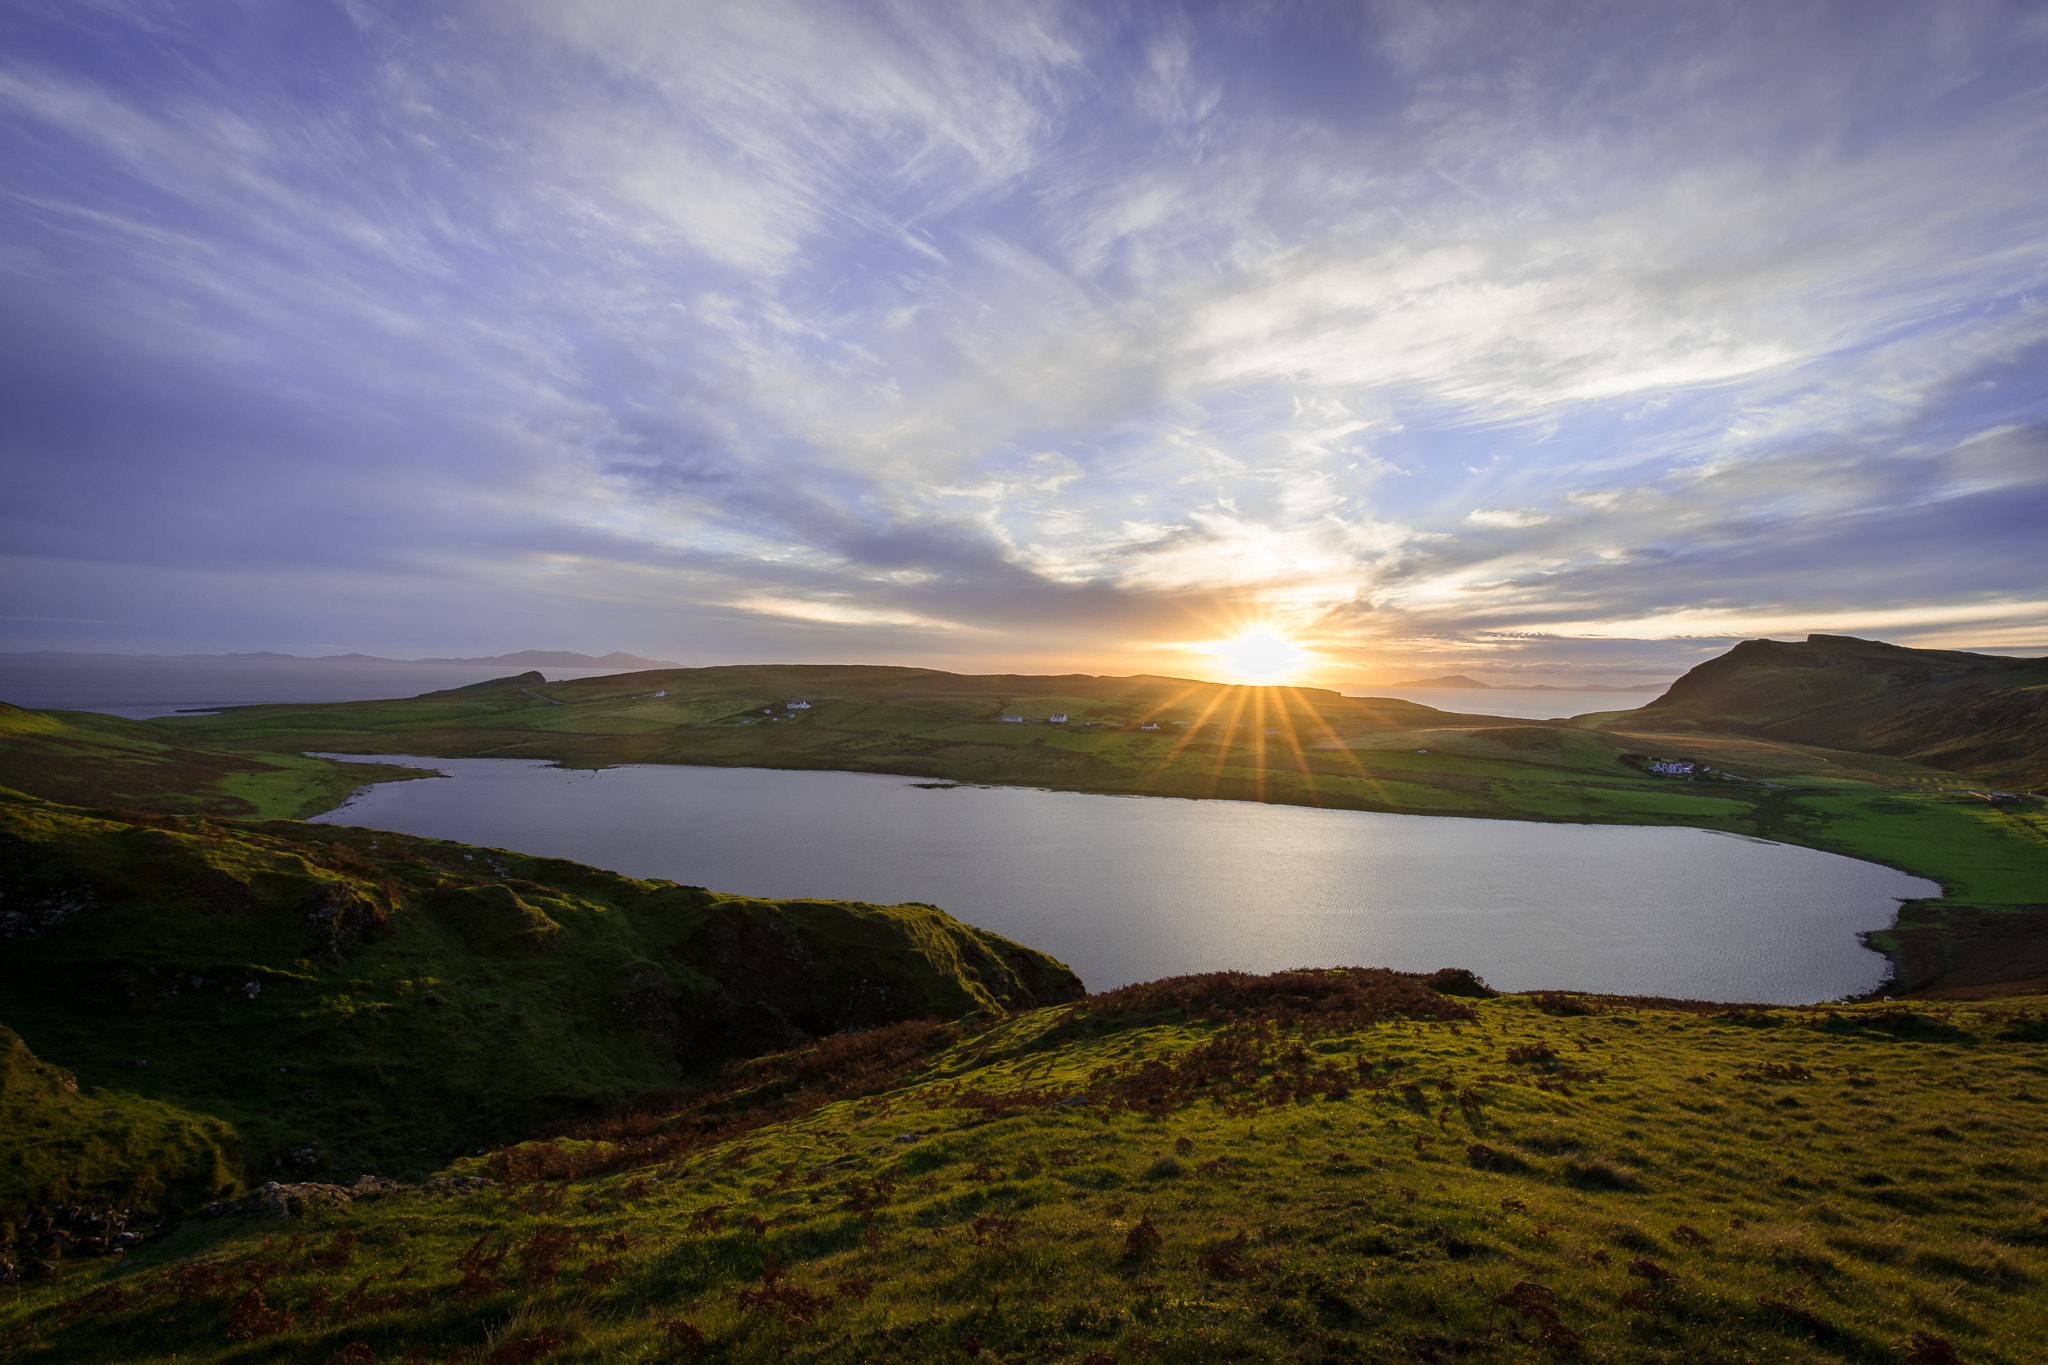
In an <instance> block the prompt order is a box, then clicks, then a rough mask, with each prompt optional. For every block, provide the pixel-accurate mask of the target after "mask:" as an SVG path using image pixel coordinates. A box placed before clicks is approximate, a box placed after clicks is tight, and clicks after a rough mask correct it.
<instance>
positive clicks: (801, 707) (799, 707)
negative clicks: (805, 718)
mask: <svg viewBox="0 0 2048 1365" xmlns="http://www.w3.org/2000/svg"><path fill="white" fill-rule="evenodd" d="M789 709H790V710H792V711H808V710H810V709H811V704H810V703H809V702H807V701H793V702H791V703H790V704H789Z"/></svg>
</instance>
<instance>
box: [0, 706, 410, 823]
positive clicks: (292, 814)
mask: <svg viewBox="0 0 2048 1365" xmlns="http://www.w3.org/2000/svg"><path fill="white" fill-rule="evenodd" d="M419 776H422V774H420V773H418V772H416V771H410V770H407V769H404V768H398V767H393V766H391V765H389V764H382V763H375V764H372V763H337V762H334V761H332V760H330V759H323V758H307V757H305V756H303V755H301V754H297V753H276V754H257V753H248V752H239V753H230V752H225V751H222V750H219V749H211V748H207V747H204V746H194V745H190V744H181V743H178V742H177V739H176V735H175V733H174V732H172V731H170V730H167V729H165V728H163V727H157V726H151V725H149V724H147V723H146V722H143V721H133V720H123V719H121V718H119V717H117V716H102V715H97V714H95V713H93V712H90V711H25V710H23V709H21V708H20V707H17V706H9V705H7V704H6V703H4V702H0V787H15V788H18V789H20V790H25V791H27V790H32V791H34V792H35V793H36V794H37V795H39V796H44V797H47V798H49V799H50V800H55V801H69V802H77V803H81V804H86V805H102V806H136V807H142V808H145V809H154V810H168V811H181V812H191V813H200V812H204V813H207V814H213V815H238V816H253V817H255V818H258V819H270V820H290V819H298V818H300V817H303V816H307V815H317V814H319V813H320V812H321V811H324V810H332V809H333V808H334V807H335V806H338V805H340V804H341V803H342V802H343V801H345V800H347V799H348V796H349V794H350V793H351V792H353V791H356V790H357V789H359V788H360V787H362V786H363V785H364V784H366V783H370V782H403V781H407V780H409V779H410V778H415V777H419Z"/></svg>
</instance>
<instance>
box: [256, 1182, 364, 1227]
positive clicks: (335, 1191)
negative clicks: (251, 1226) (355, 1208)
mask: <svg viewBox="0 0 2048 1365" xmlns="http://www.w3.org/2000/svg"><path fill="white" fill-rule="evenodd" d="M241 1202H243V1203H253V1204H254V1206H255V1207H256V1208H259V1209H261V1210H262V1211H263V1212H265V1213H267V1214H269V1215H270V1216H271V1217H272V1218H299V1217H303V1216H304V1215H305V1214H306V1213H307V1212H308V1211H310V1210H312V1209H315V1208H319V1207H323V1206H324V1207H329V1208H343V1209H345V1208H347V1207H348V1206H349V1205H350V1204H351V1203H352V1202H354V1201H353V1200H352V1199H351V1198H350V1195H349V1192H348V1191H347V1190H345V1189H343V1188H342V1187H341V1186H339V1185H326V1184H321V1183H319V1182H318V1181H311V1180H309V1181H306V1182H305V1183H303V1184H299V1185H280V1184H279V1183H278V1182H277V1181H275V1180H272V1181H270V1182H268V1183H267V1184H265V1185H264V1186H263V1188H261V1189H259V1190H257V1191H256V1192H255V1193H254V1194H252V1195H249V1196H248V1197H247V1198H246V1199H244V1200H243V1201H241Z"/></svg>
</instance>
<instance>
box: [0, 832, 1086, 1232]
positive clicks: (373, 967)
mask: <svg viewBox="0 0 2048 1365" xmlns="http://www.w3.org/2000/svg"><path fill="white" fill-rule="evenodd" d="M0 871H4V872H5V874H6V883H5V893H6V894H5V898H4V900H0V910H4V911H6V912H7V914H8V915H9V916H10V918H9V920H8V921H6V924H5V931H6V932H7V933H8V934H9V938H8V939H7V940H5V941H6V943H7V948H6V952H5V953H4V954H0V1001H4V1002H5V1003H4V1011H5V1016H4V1017H5V1022H6V1023H7V1025H8V1026H10V1027H11V1028H13V1029H14V1030H16V1031H17V1032H18V1033H19V1034H20V1035H21V1037H22V1038H23V1039H24V1040H25V1041H26V1043H27V1045H28V1046H30V1047H32V1048H33V1049H34V1050H35V1052H36V1053H37V1054H38V1055H40V1056H42V1057H45V1058H50V1059H57V1060H60V1061H61V1063H62V1065H63V1066H64V1067H66V1068H68V1069H69V1070H70V1071H71V1072H74V1073H75V1074H76V1076H77V1077H78V1079H79V1080H80V1081H81V1082H82V1083H83V1084H84V1086H85V1087H87V1088H89V1089H92V1090H93V1091H94V1092H95V1093H98V1092H101V1091H104V1092H106V1093H108V1094H113V1093H116V1092H119V1093H121V1094H124V1095H129V1096H132V1097H133V1099H134V1101H135V1103H137V1104H145V1107H146V1104H157V1105H170V1106H174V1107H175V1108H177V1109H178V1110H179V1111H180V1112H183V1113H189V1114H191V1115H196V1116H198V1119H195V1120H194V1121H195V1122H196V1121H199V1120H200V1119H203V1120H204V1121H205V1122H206V1123H209V1124H225V1125H227V1126H228V1127H229V1128H231V1129H232V1130H233V1133H234V1136H235V1139H236V1141H235V1143H234V1144H233V1146H234V1151H233V1153H232V1160H231V1163H230V1164H231V1165H232V1167H233V1180H234V1181H245V1180H248V1179H260V1178H263V1177H265V1176H270V1175H278V1174H287V1173H301V1174H308V1173H314V1172H328V1173H331V1172H332V1171H334V1170H337V1169H339V1168H342V1167H347V1168H349V1169H350V1171H351V1172H353V1171H356V1170H361V1169H367V1168H370V1167H375V1168H377V1169H384V1170H393V1171H403V1170H410V1169H414V1168H426V1169H431V1168H433V1167H435V1166H438V1165H439V1164H440V1163H441V1162H443V1161H445V1160H446V1159H447V1158H448V1157H449V1156H450V1155H451V1154H453V1153H455V1152H458V1151H462V1150H467V1149H471V1148H474V1147H475V1146H476V1145H478V1144H480V1143H486V1142H497V1141H502V1140H504V1139H505V1138H507V1137H508V1136H513V1135H517V1134H519V1133H523V1132H525V1131H526V1130H527V1129H528V1128H529V1127H530V1126H531V1125H533V1124H534V1123H537V1122H541V1121H543V1120H546V1119H551V1118H561V1117H565V1116H574V1115H578V1114H589V1113H593V1112H596V1111H597V1110H598V1109H601V1108H602V1107H604V1106H605V1105H608V1104H612V1103H615V1102H617V1101H619V1100H620V1099H622V1098H624V1097H625V1096H627V1095H630V1094H633V1093H635V1092H638V1091H642V1090H649V1089H657V1088H661V1087H673V1086H678V1085H683V1084H688V1083H690V1082H691V1081H692V1080H693V1079H695V1078H700V1077H702V1076H703V1075H705V1074H707V1073H708V1072H709V1071H710V1070H712V1069H714V1068H715V1067H716V1066H717V1065H718V1064H719V1063H720V1062H721V1061H723V1060H724V1059H726V1058H730V1057H735V1056H745V1055H749V1054H751V1053H753V1052H756V1051H760V1050H763V1049H766V1048H772V1047H777V1046H783V1045H786V1044H787V1043H788V1042H790V1041H793V1040H796V1039H800V1038H803V1037H808V1036H814V1035H818V1034H825V1033H832V1032H836V1031H838V1030H841V1029H844V1028H848V1027H852V1026H873V1025H879V1024H883V1023H887V1022H890V1021H893V1020H899V1019H904V1018H915V1017H921V1016H924V1015H927V1014H941V1015H945V1016H947V1017H954V1016H957V1015H961V1014H965V1013H968V1012H972V1011H976V1010H986V1011H1000V1010H1001V1009H1003V1008H1005V1007H1006V1006H1012V1005H1017V1004H1022V1003H1025V1002H1027V1001H1030V1002H1038V1001H1045V1000H1055V999H1061V998H1066V997H1069V996H1072V995H1075V994H1078V993H1079V991H1080V983H1079V981H1078V980H1077V979H1075V978H1074V976H1073V974H1072V973H1071V972H1068V971H1067V970H1066V969H1065V968H1064V967H1062V966H1061V965H1060V964H1058V963H1056V962H1054V961H1052V959H1050V958H1047V957H1046V956H1045V955H1043V954H1041V953H1037V952H1035V951H1033V950H1031V949H1028V948H1024V947H1022V946H1020V945H1018V944H1014V943H1011V942H1009V941H1007V940H1005V939H1002V938H999V937H997V936H996V935H993V934H989V933H986V932H984V931H982V930H979V929H975V928H972V927H970V926H967V925H964V924H961V923H960V922H958V921H957V920H954V919H952V918H951V917H949V916H947V915H945V914H944V913H943V912H941V911H939V910H936V909H934V908H932V907H930V906H922V905H899V906H875V905H865V904H858V903H848V902H843V901H763V900H755V899H750V898H745V897H735V896H724V895H719V894H716V893H713V892H708V891H704V890H702V889H699V888H696V887H683V886H677V885H675V884H673V883H669V882H661V881H640V880H636V879H634V878H630V877H621V876H618V875H616V874H613V873H608V872H601V871H599V870H597V869H594V868H587V867H582V866H580V865H577V864H574V863H567V862H561V861H558V860H552V859H544V858H530V857H526V856H524V855H520V854H516V853H511V852H507V851H505V850H500V849H489V848H473V847H469V846H465V845H461V844H451V843H446V842H443V841H440V840H433V839H411V838H406V837H404V836H399V835H393V834H388V833H383V832H380V831H376V830H362V829H351V828H347V827H340V826H325V825H301V824H295V823H290V822H272V823H266V824H260V825H243V824H235V823H231V822H224V821H218V820H212V819H206V818H184V817H175V816H155V817H133V816H124V815H121V814H119V813H109V812H94V811H88V810H80V809H78V808H74V807H66V806H59V805H54V804H51V803H46V802H41V801H36V800H34V799H32V798H27V797H21V796H19V795H12V796H9V795H6V794H0ZM137 1061H140V1062H142V1063H146V1065H141V1066H138V1065H136V1064H135V1063H136V1062H137ZM126 1102H127V1101H123V1103H126ZM152 1122H155V1120H152ZM160 1126H161V1125H160ZM207 1131H209V1132H211V1131H213V1129H212V1128H208V1129H207ZM52 1150H55V1149H52ZM65 1150H69V1151H74V1153H75V1163H74V1166H73V1167H72V1168H67V1169H66V1171H65V1172H63V1173H62V1174H63V1179H58V1178H57V1177H56V1176H52V1175H51V1174H50V1173H49V1172H48V1171H46V1170H45V1169H44V1168H43V1167H42V1166H41V1165H36V1164H34V1163H30V1164H23V1163H21V1162H16V1163H14V1164H13V1165H4V1164H0V1218H4V1217H7V1216H10V1214H11V1213H12V1212H15V1211H18V1210H19V1209H20V1208H22V1207H23V1206H24V1205H25V1204H26V1203H27V1202H29V1201H31V1200H32V1199H35V1198H40V1197H43V1196H42V1195H40V1194H38V1191H42V1190H43V1189H44V1187H45V1186H48V1185H49V1184H50V1183H51V1181H52V1180H53V1179H55V1180H57V1184H58V1185H59V1186H65V1185H66V1181H69V1182H70V1186H75V1188H76V1190H77V1191H79V1192H83V1191H86V1190H89V1189H103V1188H106V1187H108V1186H109V1185H110V1184H116V1183H119V1182H120V1181H121V1180H124V1179H125V1180H128V1181H129V1182H130V1184H131V1185H132V1186H133V1188H134V1191H135V1193H134V1197H135V1198H136V1199H138V1200H148V1199H152V1198H154V1197H155V1196H154V1195H153V1194H152V1193H151V1192H150V1189H149V1187H150V1185H151V1182H152V1180H153V1179H154V1177H152V1176H150V1174H149V1172H148V1171H147V1170H145V1169H143V1168H142V1167H140V1166H137V1167H135V1168H134V1169H133V1170H129V1171H128V1173H127V1174H126V1175H123V1174H122V1171H123V1170H124V1169H127V1168H125V1167H122V1166H121V1165H120V1162H119V1161H115V1160H114V1156H115V1155H117V1154H114V1153H111V1152H110V1151H109V1150H103V1149H101V1148H96V1147H91V1146H90V1145H89V1144H88V1145H86V1146H77V1145H75V1144H74V1147H72V1148H66V1149H65ZM110 1161H111V1162H113V1164H112V1165H109V1164H108V1163H109V1162H110ZM60 1164H61V1163H60ZM131 1164H132V1163H131ZM74 1177H75V1178H74ZM156 1183H158V1184H161V1183H162V1182H161V1181H157V1182H156ZM67 1188H68V1187H67Z"/></svg>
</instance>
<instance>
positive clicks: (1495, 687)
mask: <svg viewBox="0 0 2048 1365" xmlns="http://www.w3.org/2000/svg"><path fill="white" fill-rule="evenodd" d="M1366 686H1368V687H1478V688H1483V689H1485V690H1486V691H1488V692H1662V691H1663V690H1664V689H1665V688H1667V687H1669V686H1671V684H1670V683H1629V684H1627V685H1625V686H1616V685H1615V684H1613V683H1578V684H1576V685H1574V686H1571V687H1557V686H1554V685H1552V684H1550V683H1522V684H1516V683H1483V682H1480V681H1479V680H1478V679H1477V678H1468V677H1466V676H1465V675H1464V674H1462V673H1452V674H1450V675H1448V676H1446V677H1442V678H1409V679H1408V680H1407V681H1405V682H1394V683H1368V684H1366Z"/></svg>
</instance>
